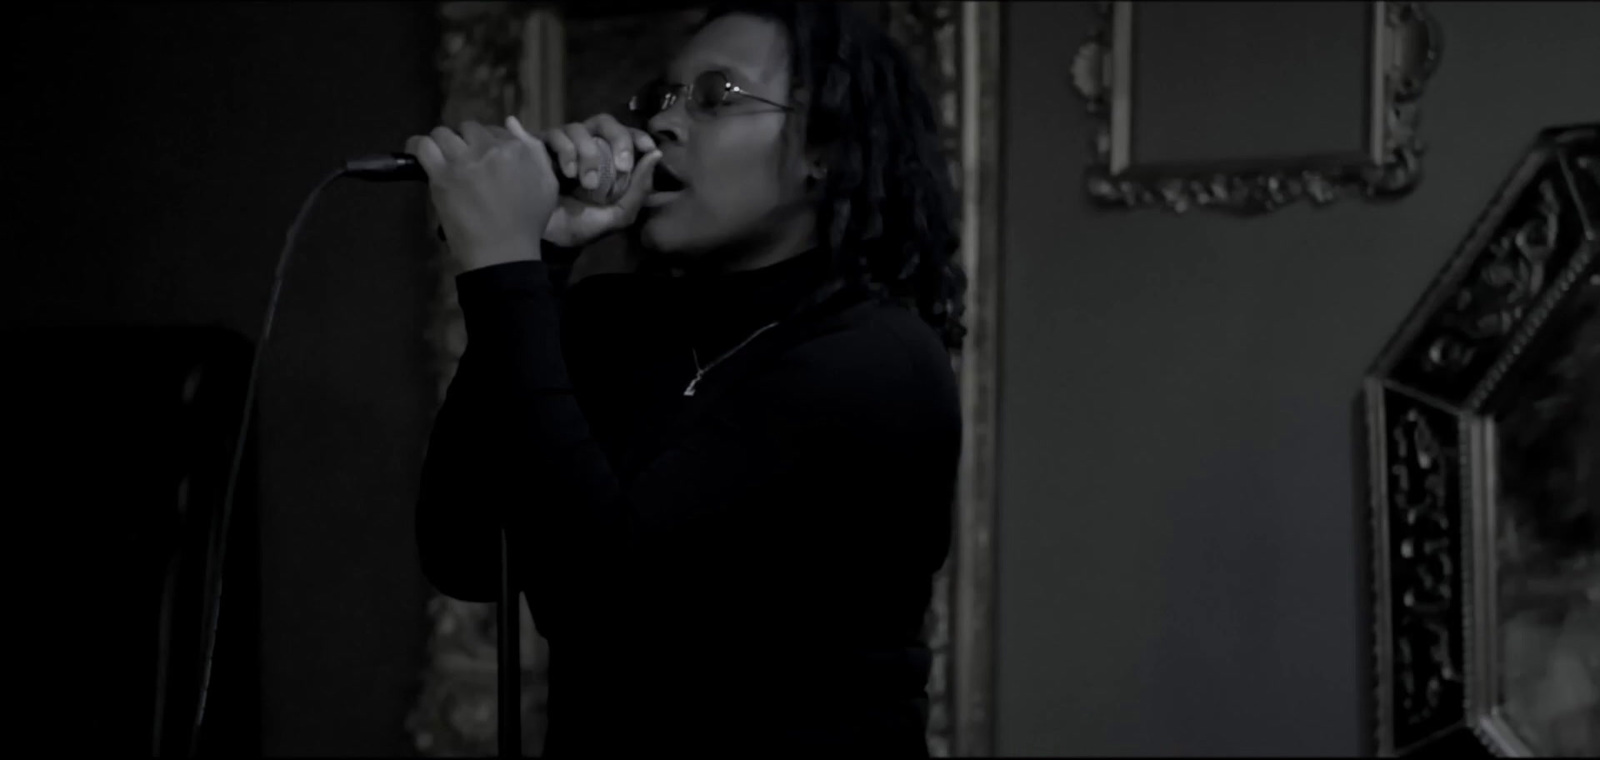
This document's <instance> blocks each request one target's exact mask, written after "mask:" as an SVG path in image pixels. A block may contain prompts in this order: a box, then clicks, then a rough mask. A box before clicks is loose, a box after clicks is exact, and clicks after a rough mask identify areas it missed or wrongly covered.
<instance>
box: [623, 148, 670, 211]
mask: <svg viewBox="0 0 1600 760" xmlns="http://www.w3.org/2000/svg"><path fill="white" fill-rule="evenodd" d="M658 163H661V151H659V150H652V151H650V152H649V153H647V154H645V157H644V158H641V159H639V162H638V163H636V164H634V166H633V173H632V180H631V181H630V182H629V183H628V191H627V192H625V193H623V194H622V197H621V198H618V199H617V207H618V208H621V209H622V211H623V213H624V214H626V215H627V218H629V219H632V218H633V217H634V215H635V214H637V213H639V207H641V206H643V205H644V199H645V196H647V195H649V194H650V188H651V187H652V186H653V185H654V184H655V181H654V180H655V177H654V172H655V170H656V164H658Z"/></svg>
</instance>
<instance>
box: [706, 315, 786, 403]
mask: <svg viewBox="0 0 1600 760" xmlns="http://www.w3.org/2000/svg"><path fill="white" fill-rule="evenodd" d="M777 326H778V323H777V322H773V323H772V324H769V325H767V326H766V327H763V328H761V329H760V330H757V331H755V332H754V333H752V334H751V335H750V337H748V338H745V339H744V341H743V342H741V343H740V344H739V345H737V346H734V347H733V348H731V349H729V350H728V352H727V353H725V354H723V355H721V356H719V357H717V358H715V359H712V360H711V363H710V364H707V365H706V366H704V367H702V366H700V352H699V351H696V350H695V348H694V346H693V345H690V346H689V355H690V356H692V357H694V379H693V380H690V381H689V387H687V388H684V389H683V395H685V396H693V395H694V387H695V386H696V385H699V384H700V378H702V377H705V376H706V373H707V372H710V371H711V368H712V367H715V366H717V365H718V364H721V363H722V360H723V359H726V358H728V357H730V356H733V354H734V352H736V351H738V350H739V349H741V348H744V347H745V346H747V345H749V344H750V341H752V340H755V339H756V336H758V335H760V334H761V333H764V332H766V331H768V330H771V329H772V328H774V327H777Z"/></svg>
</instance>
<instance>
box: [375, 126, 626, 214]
mask: <svg viewBox="0 0 1600 760" xmlns="http://www.w3.org/2000/svg"><path fill="white" fill-rule="evenodd" d="M595 145H596V146H597V147H599V149H600V155H601V161H600V184H599V187H600V188H608V187H610V185H611V182H612V180H614V179H615V178H616V172H615V170H614V168H613V167H614V166H615V164H613V163H612V162H611V146H610V145H608V144H607V143H606V141H604V140H596V141H595ZM544 149H545V152H547V153H549V154H550V164H551V166H552V167H554V168H555V169H556V172H555V175H556V184H558V185H559V186H560V187H561V194H562V195H572V194H574V193H578V192H581V191H584V188H583V185H581V184H579V182H578V180H577V179H575V178H571V177H568V176H567V175H565V174H562V173H561V171H560V167H561V163H560V162H561V159H559V158H557V157H556V152H555V149H553V148H551V147H550V145H549V144H548V143H546V144H545V146H544ZM344 176H346V177H355V178H356V179H364V180H368V181H370V182H427V181H428V173H427V172H425V171H423V169H422V163H421V162H419V161H417V157H416V156H413V155H411V154H410V153H379V154H376V155H371V156H362V157H360V158H353V159H351V160H349V161H346V162H344ZM591 200H595V201H603V200H604V199H600V198H592V199H591Z"/></svg>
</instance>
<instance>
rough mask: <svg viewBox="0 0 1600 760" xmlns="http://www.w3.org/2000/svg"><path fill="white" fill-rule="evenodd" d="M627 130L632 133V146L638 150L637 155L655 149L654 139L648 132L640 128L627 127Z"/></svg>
mask: <svg viewBox="0 0 1600 760" xmlns="http://www.w3.org/2000/svg"><path fill="white" fill-rule="evenodd" d="M628 132H629V133H630V134H632V135H633V147H634V149H635V150H637V151H639V155H641V156H642V155H644V154H646V153H649V152H650V151H653V150H656V139H655V138H654V137H651V136H650V133H649V132H646V131H644V130H642V129H629V130H628Z"/></svg>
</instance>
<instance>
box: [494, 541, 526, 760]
mask: <svg viewBox="0 0 1600 760" xmlns="http://www.w3.org/2000/svg"><path fill="white" fill-rule="evenodd" d="M517 597H518V593H517V585H516V574H515V573H514V572H512V564H511V533H510V531H509V530H508V529H506V528H501V529H500V605H499V607H500V609H499V610H497V613H498V614H499V617H500V621H499V625H497V626H495V638H496V645H497V647H498V651H497V652H496V654H497V655H498V658H499V660H500V667H499V669H498V673H497V675H498V678H499V706H498V709H497V710H496V711H495V712H496V714H497V717H498V718H499V724H500V757H503V758H514V757H521V756H522V637H521V636H520V635H519V631H518V626H519V624H520V623H521V622H522V621H521V619H520V618H521V614H520V613H521V611H522V610H521V604H520V600H519V599H518V598H517Z"/></svg>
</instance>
